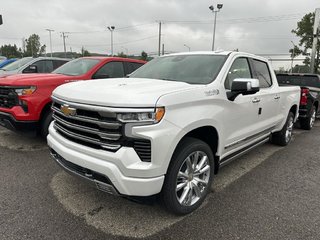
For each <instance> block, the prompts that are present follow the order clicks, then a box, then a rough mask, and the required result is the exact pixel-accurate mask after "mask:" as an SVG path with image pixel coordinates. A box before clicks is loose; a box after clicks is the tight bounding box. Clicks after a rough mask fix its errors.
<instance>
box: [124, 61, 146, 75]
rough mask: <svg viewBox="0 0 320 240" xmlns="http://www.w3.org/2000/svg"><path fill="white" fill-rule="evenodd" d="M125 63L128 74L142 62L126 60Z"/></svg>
mask: <svg viewBox="0 0 320 240" xmlns="http://www.w3.org/2000/svg"><path fill="white" fill-rule="evenodd" d="M126 65H127V74H130V73H132V72H134V71H135V70H137V69H138V68H139V67H141V66H142V65H143V64H142V63H133V62H126Z"/></svg>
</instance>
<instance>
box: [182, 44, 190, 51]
mask: <svg viewBox="0 0 320 240" xmlns="http://www.w3.org/2000/svg"><path fill="white" fill-rule="evenodd" d="M183 46H185V47H186V48H188V49H189V52H190V50H191V48H190V47H189V46H188V45H187V44H183Z"/></svg>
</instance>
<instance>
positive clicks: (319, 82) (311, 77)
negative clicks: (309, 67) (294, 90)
mask: <svg viewBox="0 0 320 240" xmlns="http://www.w3.org/2000/svg"><path fill="white" fill-rule="evenodd" d="M277 78H278V82H279V84H280V85H294V86H300V87H301V98H300V107H299V121H300V126H301V128H302V129H306V130H310V129H312V127H313V125H314V122H315V120H316V116H317V115H319V114H320V110H319V102H320V75H317V74H301V73H281V74H277Z"/></svg>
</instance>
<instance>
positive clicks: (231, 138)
mask: <svg viewBox="0 0 320 240" xmlns="http://www.w3.org/2000/svg"><path fill="white" fill-rule="evenodd" d="M236 78H253V74H252V69H251V67H250V64H249V60H248V58H245V57H240V58H236V59H235V60H234V62H233V63H232V65H231V67H230V69H229V71H228V73H227V77H226V79H225V83H224V86H225V89H226V91H230V89H231V85H232V82H233V80H234V79H236ZM257 99H259V92H257V93H255V94H251V95H242V94H240V95H238V96H237V97H236V98H235V100H234V101H231V100H228V99H227V100H226V103H225V104H226V106H225V108H224V109H225V110H224V117H223V119H224V123H223V133H224V139H225V141H224V142H225V146H224V149H223V150H222V156H221V157H223V155H228V154H229V153H231V152H233V151H236V150H237V149H239V148H241V147H242V146H243V145H245V144H247V143H248V142H250V141H253V140H254V138H255V137H256V135H257V133H258V129H257V127H256V125H257V122H258V111H259V102H258V101H257Z"/></svg>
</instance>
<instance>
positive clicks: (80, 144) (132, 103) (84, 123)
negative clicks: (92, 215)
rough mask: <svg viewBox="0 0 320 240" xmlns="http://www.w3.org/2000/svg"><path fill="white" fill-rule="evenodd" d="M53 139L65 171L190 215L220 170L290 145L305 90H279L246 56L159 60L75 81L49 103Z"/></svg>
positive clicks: (265, 66)
mask: <svg viewBox="0 0 320 240" xmlns="http://www.w3.org/2000/svg"><path fill="white" fill-rule="evenodd" d="M52 99H53V107H52V108H53V111H54V114H53V118H54V121H53V122H52V124H51V125H50V128H49V135H48V137H47V140H48V145H49V147H50V149H51V154H52V156H53V158H54V159H55V160H56V162H57V163H58V164H59V165H61V166H62V167H63V168H64V169H66V170H68V171H71V172H73V173H75V174H76V175H78V176H81V177H83V178H85V179H87V180H89V181H91V182H93V183H94V184H95V185H96V186H97V188H98V189H100V190H102V191H106V192H109V193H113V194H116V195H124V196H151V195H155V194H158V193H161V195H160V196H161V198H162V200H163V202H164V205H165V206H166V207H167V208H168V209H169V210H170V211H172V212H174V213H177V214H187V213H190V212H192V211H193V210H195V209H196V208H198V207H199V206H200V204H201V203H202V202H203V201H204V199H205V197H206V195H207V194H208V192H209V191H210V187H211V183H212V180H213V175H214V174H216V173H218V170H219V167H220V166H223V165H225V164H226V163H228V162H230V161H231V160H233V159H234V158H236V157H237V156H239V155H240V154H243V153H245V152H247V151H248V150H250V149H252V148H253V147H255V146H257V145H259V144H262V143H264V142H266V141H269V138H270V136H272V142H274V143H276V144H279V145H282V146H284V145H287V144H288V143H289V142H290V140H291V135H292V126H293V123H294V121H295V120H296V118H297V115H298V107H299V100H300V89H299V87H293V86H290V87H279V86H278V83H277V79H276V76H275V74H274V72H273V70H272V67H271V65H270V64H269V62H268V61H267V60H266V59H265V58H262V57H258V56H255V55H251V54H247V53H240V52H194V53H180V54H172V55H168V56H162V57H159V58H156V59H154V60H152V61H151V62H149V63H148V64H146V65H144V66H142V67H141V68H139V69H138V70H136V71H135V72H134V73H132V74H131V75H130V78H122V79H109V80H108V81H105V80H97V81H87V82H77V83H70V84H65V85H63V86H60V87H58V88H57V89H56V90H55V91H54V92H53V95H52Z"/></svg>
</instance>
